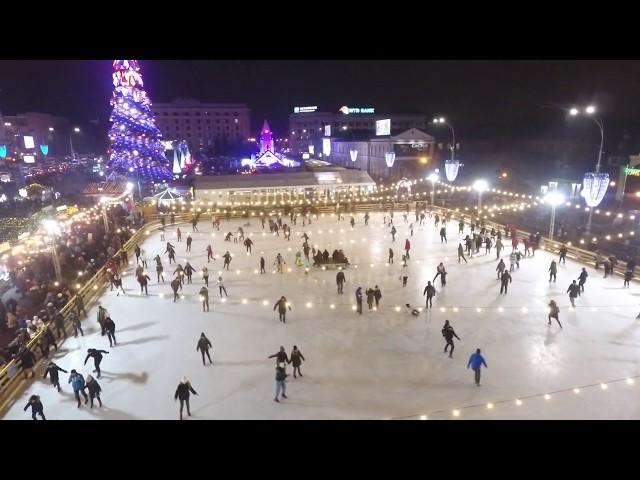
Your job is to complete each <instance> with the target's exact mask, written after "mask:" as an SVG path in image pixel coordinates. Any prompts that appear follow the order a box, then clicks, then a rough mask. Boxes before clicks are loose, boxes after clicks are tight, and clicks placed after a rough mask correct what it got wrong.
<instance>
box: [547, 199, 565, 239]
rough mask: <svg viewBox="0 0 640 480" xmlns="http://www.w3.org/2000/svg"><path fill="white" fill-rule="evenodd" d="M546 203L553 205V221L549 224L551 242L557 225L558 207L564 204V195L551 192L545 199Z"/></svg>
mask: <svg viewBox="0 0 640 480" xmlns="http://www.w3.org/2000/svg"><path fill="white" fill-rule="evenodd" d="M544 201H545V203H548V204H549V205H551V220H550V222H549V240H553V232H554V230H555V224H556V207H557V206H558V205H560V204H561V203H563V202H564V195H562V193H560V192H556V191H554V192H549V193H547V195H545V197H544Z"/></svg>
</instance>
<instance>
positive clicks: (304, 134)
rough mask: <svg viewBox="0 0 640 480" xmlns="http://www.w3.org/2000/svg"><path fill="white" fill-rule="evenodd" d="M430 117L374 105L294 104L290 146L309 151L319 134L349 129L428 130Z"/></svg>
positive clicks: (340, 133)
mask: <svg viewBox="0 0 640 480" xmlns="http://www.w3.org/2000/svg"><path fill="white" fill-rule="evenodd" d="M427 123H428V122H427V118H426V116H425V115H424V114H421V113H388V114H384V113H376V111H375V108H374V107H349V106H342V107H340V108H336V110H335V111H334V112H326V111H324V112H322V111H318V107H317V106H307V107H294V109H293V113H292V114H291V115H289V136H288V138H289V147H290V148H291V153H293V154H300V153H307V152H308V151H309V150H308V148H309V145H313V144H315V143H317V141H318V139H319V138H322V137H330V136H348V133H347V132H349V133H351V132H354V134H365V135H369V136H374V135H379V136H383V135H387V136H388V135H392V134H397V133H400V132H402V131H405V130H408V129H410V128H417V129H421V130H425V129H426V127H427Z"/></svg>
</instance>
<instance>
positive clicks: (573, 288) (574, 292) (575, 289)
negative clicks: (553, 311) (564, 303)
mask: <svg viewBox="0 0 640 480" xmlns="http://www.w3.org/2000/svg"><path fill="white" fill-rule="evenodd" d="M567 293H568V294H569V301H570V302H571V306H572V307H574V308H575V306H576V304H575V300H576V298H577V297H578V295H579V294H580V287H579V286H578V284H576V281H575V280H574V281H573V282H571V285H569V288H567Z"/></svg>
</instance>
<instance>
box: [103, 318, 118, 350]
mask: <svg viewBox="0 0 640 480" xmlns="http://www.w3.org/2000/svg"><path fill="white" fill-rule="evenodd" d="M104 331H105V332H106V334H107V338H108V339H109V347H113V346H114V345H116V324H115V322H114V321H113V320H112V319H111V317H107V318H106V319H105V321H104Z"/></svg>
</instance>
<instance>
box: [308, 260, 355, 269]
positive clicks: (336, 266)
mask: <svg viewBox="0 0 640 480" xmlns="http://www.w3.org/2000/svg"><path fill="white" fill-rule="evenodd" d="M348 266H349V264H348V263H334V262H327V263H321V264H320V265H315V268H320V269H322V270H335V269H339V270H344V269H346V268H347V267H348Z"/></svg>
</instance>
